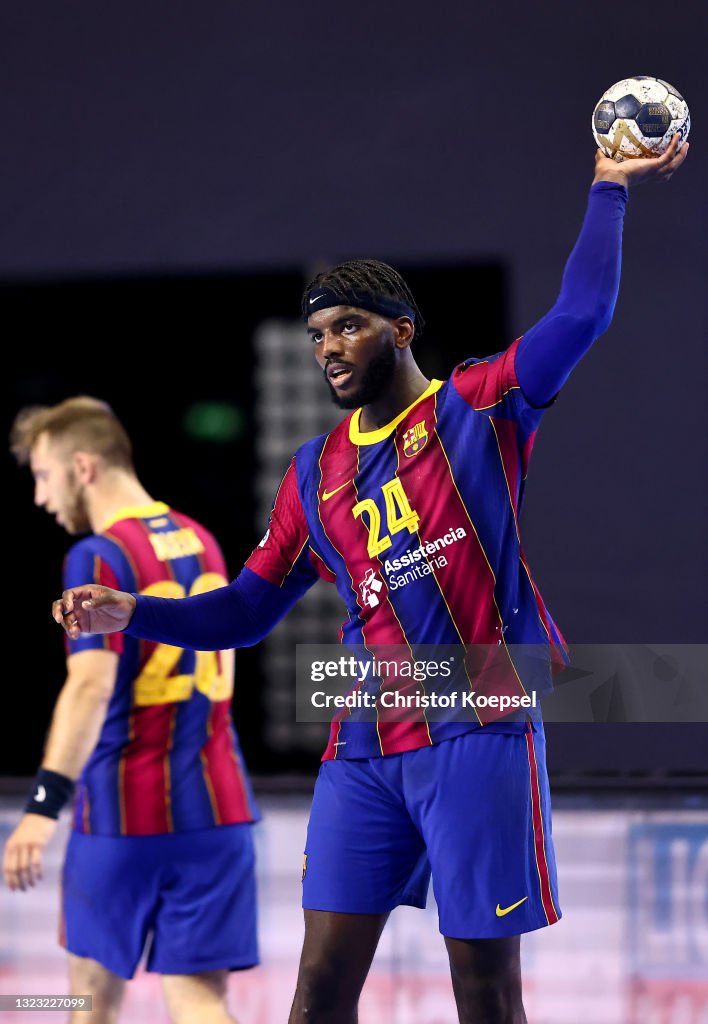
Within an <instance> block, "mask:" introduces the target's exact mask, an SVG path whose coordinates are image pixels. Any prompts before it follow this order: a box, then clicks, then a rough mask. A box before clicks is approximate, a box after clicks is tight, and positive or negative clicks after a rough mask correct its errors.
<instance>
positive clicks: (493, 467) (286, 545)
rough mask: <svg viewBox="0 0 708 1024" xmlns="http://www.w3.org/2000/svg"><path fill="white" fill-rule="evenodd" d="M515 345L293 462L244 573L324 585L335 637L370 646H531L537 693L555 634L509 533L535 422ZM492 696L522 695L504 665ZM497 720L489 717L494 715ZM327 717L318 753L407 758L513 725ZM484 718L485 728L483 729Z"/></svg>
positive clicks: (536, 412)
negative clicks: (536, 658)
mask: <svg viewBox="0 0 708 1024" xmlns="http://www.w3.org/2000/svg"><path fill="white" fill-rule="evenodd" d="M517 349H518V341H517V342H515V343H514V344H513V345H511V346H510V347H509V348H508V349H507V350H506V351H505V352H501V353H497V354H496V355H494V356H490V357H489V358H487V359H468V360H467V361H465V362H464V363H462V364H460V365H459V366H458V367H457V368H456V369H455V371H454V373H453V374H452V377H451V378H450V380H448V381H446V382H441V381H433V382H432V383H431V384H430V386H429V387H428V388H427V390H426V391H425V393H424V394H423V395H421V397H420V398H419V399H418V400H417V401H416V402H415V403H414V404H413V405H411V406H410V407H409V408H408V409H406V410H404V411H403V412H402V413H401V414H400V415H399V416H397V417H396V419H395V420H393V421H392V422H391V423H389V424H388V425H387V426H385V427H382V428H381V429H379V430H376V431H372V432H362V431H360V429H359V410H357V411H356V412H354V413H353V414H352V415H351V416H349V417H347V418H346V419H345V420H343V421H342V423H341V424H339V425H338V426H337V427H336V428H335V429H334V430H333V431H331V433H329V434H327V435H322V436H320V437H317V438H314V439H313V440H311V441H308V442H307V443H306V444H304V445H303V446H302V447H301V448H300V449H299V450H298V451H297V453H296V454H295V457H294V458H293V460H292V463H291V465H290V467H289V469H288V471H287V473H286V474H285V477H284V479H283V482H282V484H281V486H280V489H279V491H278V494H277V496H276V500H275V503H274V507H273V511H272V513H271V518H270V522H269V529H268V533H267V535H266V537H265V539H264V541H263V542H262V543H261V545H260V546H259V547H258V548H257V549H256V550H255V551H254V552H253V554H252V555H251V557H250V558H249V560H248V562H247V563H246V564H247V566H248V568H249V569H251V570H252V571H253V572H255V573H257V574H258V575H260V576H261V577H262V578H264V579H266V580H268V581H269V582H271V583H274V584H276V585H278V586H282V585H283V584H284V582H285V580H286V579H287V578H288V577H289V576H290V575H291V574H294V575H295V576H296V577H299V578H300V579H301V581H302V583H303V585H306V584H307V583H312V582H314V581H315V580H316V579H318V578H322V579H324V580H327V581H329V582H333V583H334V584H335V585H336V587H337V589H338V591H339V593H340V595H341V597H342V598H343V600H344V602H345V605H346V610H347V618H346V620H345V622H344V623H343V625H342V627H341V630H340V640H341V641H342V642H343V643H345V644H350V645H355V646H357V647H359V648H361V647H362V646H365V647H366V649H367V650H369V651H375V650H376V649H377V647H378V646H379V645H384V644H385V645H389V644H391V645H403V646H404V647H407V648H409V649H411V650H412V648H413V645H417V644H440V645H450V644H464V645H489V647H490V648H491V647H495V648H496V647H501V648H502V650H508V648H509V647H510V646H512V645H528V644H544V645H546V646H547V648H548V658H547V660H544V666H545V667H544V669H543V672H542V676H543V678H542V679H541V684H540V686H539V685H538V679H536V680H535V683H536V688H537V689H539V690H540V691H541V692H543V691H544V690H548V689H550V688H551V671H552V669H553V667H555V666H558V667H560V666H561V665H563V666H564V665H565V660H566V656H565V650H564V647H565V645H564V640H563V637H562V636H561V634H560V632H559V630H558V628H557V627H556V625H555V623H554V622H553V619H552V618H551V615H550V613H549V611H548V609H547V608H546V606H545V604H544V602H543V599H542V598H541V595H540V593H539V591H538V588H537V587H536V585H535V584H534V582H533V579H532V576H531V573H530V570H529V567H528V564H527V561H526V558H525V556H524V551H523V547H522V544H521V538H520V534H519V513H520V509H521V504H522V500H523V491H524V481H525V478H526V471H527V467H528V462H529V457H530V454H531V449H532V447H533V443H534V438H535V434H536V429H537V427H538V424H539V422H540V419H541V417H542V414H543V410H542V409H538V408H534V407H533V406H531V405H530V404H529V402H528V401H527V400H526V398H525V396H524V394H523V392H522V390H521V388H520V386H519V383H518V380H517V377H516V370H515V358H516V352H517ZM512 660H513V659H512V655H511V653H510V654H509V664H510V666H511V670H510V671H509V673H508V679H506V681H505V684H504V685H505V692H509V693H517V694H518V695H519V696H521V695H523V694H524V693H525V692H526V691H525V688H524V685H523V683H522V682H521V679H520V678H519V675H518V673H517V672H516V671H515V670H514V667H513V664H512ZM496 717H499V716H498V714H497V715H496ZM406 718H407V720H406V721H400V720H399V719H400V716H396V715H392V716H391V718H390V719H387V718H386V717H385V715H383V714H381V713H379V716H378V720H377V721H376V722H371V723H366V722H362V721H358V720H357V714H356V711H352V710H350V709H345V710H343V711H341V712H339V713H338V714H337V715H336V716H335V719H334V721H333V723H332V729H331V733H330V739H329V743H328V746H327V749H326V751H325V754H324V758H323V759H328V758H333V757H340V758H341V757H345V758H356V757H374V756H378V755H386V754H393V753H401V752H403V751H406V750H413V749H416V748H418V747H421V746H425V745H428V744H431V743H435V742H437V741H439V740H442V739H446V738H449V737H450V736H453V735H458V734H460V733H462V732H467V731H469V730H471V729H476V728H481V727H482V726H483V725H484V726H485V727H486V728H490V729H498V728H503V729H505V730H510V731H517V730H518V731H523V729H524V728H525V725H524V723H523V722H508V721H507V722H505V723H502V722H497V723H495V722H493V719H492V718H491V717H490V718H488V719H486V720H485V719H484V718H483V717H479V720H478V721H455V722H439V721H429V720H428V719H427V717H426V715H425V713H424V711H423V710H421V711H420V713H419V714H418V716H417V717H416V718H411V716H410V715H407V716H406ZM487 723H492V724H487Z"/></svg>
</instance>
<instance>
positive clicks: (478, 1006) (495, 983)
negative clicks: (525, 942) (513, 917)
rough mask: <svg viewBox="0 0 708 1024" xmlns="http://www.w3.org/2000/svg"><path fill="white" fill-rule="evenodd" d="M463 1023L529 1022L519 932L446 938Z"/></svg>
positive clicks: (510, 1023) (454, 987)
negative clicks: (502, 936) (525, 1001)
mask: <svg viewBox="0 0 708 1024" xmlns="http://www.w3.org/2000/svg"><path fill="white" fill-rule="evenodd" d="M445 945H446V946H447V952H448V956H449V958H450V974H451V976H452V988H453V991H454V993H455V1002H456V1003H457V1013H458V1016H459V1020H460V1024H478V1022H479V1021H485V1024H526V1014H525V1013H524V1006H523V1002H522V998H521V956H520V942H519V936H518V935H514V936H508V937H506V938H503V939H448V938H446V939H445Z"/></svg>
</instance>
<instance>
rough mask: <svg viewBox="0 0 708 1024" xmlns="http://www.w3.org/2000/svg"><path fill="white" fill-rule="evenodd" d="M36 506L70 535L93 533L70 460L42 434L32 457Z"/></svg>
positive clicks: (82, 489) (82, 493)
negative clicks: (51, 516)
mask: <svg viewBox="0 0 708 1024" xmlns="http://www.w3.org/2000/svg"><path fill="white" fill-rule="evenodd" d="M30 467H31V469H32V475H33V476H34V503H35V505H39V507H40V508H43V509H45V510H46V511H47V512H49V513H50V515H53V516H54V518H55V519H56V521H57V523H58V524H59V526H63V527H64V529H65V530H66V532H67V533H70V534H77V533H90V532H91V523H90V520H89V517H88V510H87V507H86V499H85V496H84V488H83V486H82V485H81V484H80V483H79V481H78V480H77V478H76V473H75V471H74V468H73V465H72V462H71V457H70V456H67V455H66V454H65V453H63V452H62V450H61V446H60V445H57V444H52V442H51V441H50V440H49V437H48V436H47V434H40V435H39V437H38V438H37V441H36V443H35V445H34V447H33V448H32V451H31V453H30Z"/></svg>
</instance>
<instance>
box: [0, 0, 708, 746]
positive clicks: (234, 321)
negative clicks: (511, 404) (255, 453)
mask: <svg viewBox="0 0 708 1024" xmlns="http://www.w3.org/2000/svg"><path fill="white" fill-rule="evenodd" d="M707 29H708V24H707V18H706V8H705V5H703V4H701V3H698V2H696V0H693V2H685V0H678V2H676V3H674V4H671V5H666V4H659V3H658V2H655V0H652V2H650V3H642V4H631V3H628V4H624V5H612V6H605V7H601V6H600V7H599V6H598V5H597V4H594V3H586V2H576V3H568V2H567V0H566V2H560V0H555V2H548V3H536V4H528V3H526V4H521V3H515V2H514V3H506V4H503V5H499V6H494V7H493V6H492V5H474V4H469V3H461V2H459V3H445V2H443V3H440V4H435V5H432V4H422V3H419V2H413V3H410V2H409V3H406V4H403V3H391V4H385V5H382V4H373V3H369V2H365V3H358V4H357V5H346V6H344V5H343V6H339V7H331V6H330V7H325V6H324V5H315V4H310V3H305V4H298V5H289V4H285V3H282V2H279V3H276V4H270V5H244V4H236V3H225V2H212V3H211V4H209V5H203V4H196V3H184V2H182V3H174V2H173V3H169V4H167V3H154V4H151V5H148V6H147V7H145V6H141V7H140V8H138V7H137V6H133V5H130V6H128V7H127V8H126V6H125V5H119V4H116V3H112V2H108V3H105V4H102V5H99V6H96V5H89V4H87V3H74V4H71V5H56V4H51V3H48V2H46V0H40V2H37V3H34V4H32V5H23V6H22V7H20V5H19V4H16V5H14V7H13V6H6V7H5V8H4V10H3V14H2V25H1V26H0V32H1V36H2V61H1V62H0V125H1V127H2V138H3V148H4V152H5V156H4V160H3V171H2V187H1V189H0V223H1V224H2V230H0V281H1V282H4V284H5V286H6V288H7V289H9V292H11V293H12V295H13V300H12V302H9V300H8V301H7V302H6V303H5V311H6V317H5V346H4V355H5V360H6V367H5V371H6V373H5V381H6V388H7V391H6V398H5V403H4V404H5V413H6V416H7V418H8V419H10V418H11V416H12V414H13V413H14V411H15V409H16V407H17V406H19V405H20V404H22V403H23V402H24V401H25V400H26V399H27V395H28V393H31V394H33V395H34V396H35V397H40V394H39V393H40V392H41V393H42V394H45V396H46V399H47V400H51V401H56V400H57V399H58V398H60V397H62V394H59V393H57V392H58V391H59V390H61V391H62V392H64V393H73V392H75V391H76V390H79V388H80V389H82V390H91V391H93V392H95V393H99V394H100V393H103V392H105V385H106V372H105V366H106V360H107V361H108V364H109V366H110V365H111V364H115V363H116V362H121V363H124V362H126V361H128V362H129V363H130V365H131V366H132V367H133V368H134V371H135V375H136V378H137V376H139V375H144V374H146V373H149V374H154V375H155V376H154V380H155V382H156V383H158V382H159V383H161V384H162V385H165V384H167V385H168V386H169V382H170V374H175V375H177V378H178V379H183V378H181V377H180V374H182V375H183V374H184V373H185V369H184V364H182V365H181V366H180V362H179V360H171V361H169V362H166V363H164V364H160V365H161V372H162V374H163V376H162V377H159V376H158V373H157V370H156V369H155V368H154V367H153V366H151V365H149V364H148V363H146V362H145V351H146V346H147V345H148V344H149V345H152V346H156V345H160V346H165V347H166V348H169V349H171V350H176V349H177V348H178V347H179V346H180V345H182V346H183V345H185V344H188V345H189V344H191V345H198V346H199V350H200V354H202V355H204V354H207V356H208V358H210V359H211V360H213V364H214V369H215V372H216V374H217V375H218V376H219V379H220V386H221V388H222V389H223V388H224V386H225V384H228V380H229V378H231V379H233V380H234V381H236V378H237V377H238V376H239V374H242V373H243V363H242V362H241V365H240V366H239V364H238V356H239V344H240V342H242V340H243V337H244V336H245V334H247V333H248V331H249V330H250V326H249V325H251V324H252V323H253V322H255V321H254V309H253V308H246V307H247V306H248V298H245V299H241V300H240V301H238V302H234V303H233V304H232V305H229V304H228V303H225V304H224V306H223V307H222V306H219V310H222V309H223V312H220V314H219V317H218V318H216V317H215V313H214V308H210V307H209V304H208V303H207V304H205V308H204V309H203V314H202V315H201V316H198V315H196V314H195V315H190V317H188V318H186V319H185V318H180V317H179V316H175V305H177V307H179V298H175V296H178V295H179V294H180V293H179V291H176V292H175V291H174V290H173V291H172V292H171V293H170V297H169V298H168V297H163V299H162V301H163V303H164V304H165V306H168V307H169V310H170V313H169V315H164V316H161V315H160V305H159V303H160V301H161V300H160V298H159V297H158V298H155V297H154V295H152V293H151V296H152V297H151V298H150V302H149V309H147V308H146V306H145V303H143V310H142V312H141V313H140V314H139V315H134V316H132V317H131V318H129V319H128V320H127V321H126V322H125V323H124V324H123V325H122V330H121V331H120V336H119V337H118V336H117V335H116V331H115V317H114V312H115V310H114V308H112V307H111V305H110V303H105V302H104V303H100V302H98V303H95V304H94V302H93V299H91V301H90V302H89V301H88V300H87V302H86V306H85V308H84V316H83V321H84V324H83V326H82V327H81V330H80V331H77V330H76V329H75V326H76V324H77V322H78V321H79V320H81V319H82V317H81V316H79V314H78V313H77V314H75V315H73V316H72V314H71V312H68V313H67V312H66V311H65V312H63V313H62V314H61V315H56V317H55V318H52V317H49V318H48V321H49V323H47V318H45V319H44V320H43V319H42V317H41V316H40V315H38V309H37V303H36V302H35V303H34V304H33V303H29V304H26V305H25V311H24V312H21V311H20V312H19V313H18V310H21V306H20V305H18V301H17V286H18V285H19V284H36V283H37V282H46V281H47V280H52V281H56V282H59V283H62V282H77V281H79V282H81V281H85V280H86V279H87V278H99V279H104V278H106V279H116V278H118V279H120V278H121V277H124V276H126V275H127V276H129V277H133V278H135V277H138V278H140V276H141V275H156V274H157V275H170V274H179V275H185V276H186V277H188V278H191V277H193V276H194V275H200V276H206V277H210V276H212V275H226V276H229V275H234V274H241V275H243V274H250V275H254V274H259V273H273V272H275V271H281V270H285V271H287V272H288V273H289V274H292V275H294V278H295V279H296V280H297V282H298V287H299V280H301V278H302V275H306V274H307V273H308V272H309V271H310V270H311V269H312V268H314V267H316V266H318V265H320V264H321V263H323V262H328V261H331V260H333V259H337V258H340V257H348V256H357V255H369V254H372V255H377V256H380V257H382V258H387V259H390V260H392V261H398V262H401V263H405V264H418V265H423V266H425V265H434V264H436V263H450V262H452V261H456V260H459V261H461V262H463V263H475V262H485V261H491V262H494V263H503V264H504V265H505V266H506V270H507V274H506V280H507V286H508V287H507V299H506V303H507V304H506V310H505V317H506V322H507V323H508V325H509V329H510V337H512V336H514V335H516V334H519V333H521V332H522V331H523V330H524V329H526V328H527V327H528V326H530V325H531V324H532V323H533V322H534V321H535V320H536V319H537V318H538V317H539V316H541V315H542V314H543V313H544V312H545V310H546V309H547V308H548V306H549V305H550V304H551V303H552V301H553V299H554V298H555V295H556V292H557V289H558V284H559V280H560V274H561V271H562V266H563V261H564V259H565V257H566V255H567V253H568V251H569V249H570V247H571V246H572V243H573V240H574V237H575V234H576V232H577V229H578V226H579V223H580V220H581V218H582V213H583V209H584V203H585V192H586V189H587V186H588V185H589V182H590V180H591V177H592V161H593V149H594V147H593V142H592V137H591V135H590V127H589V124H590V114H591V112H592V108H593V106H594V103H595V102H596V100H597V99H598V98H599V96H600V94H601V93H602V92H603V90H604V89H605V88H606V87H608V86H609V85H610V84H611V83H612V82H614V81H616V80H617V79H620V78H623V77H626V76H628V75H633V74H655V75H658V76H660V77H662V78H665V79H667V80H668V81H670V82H672V83H673V84H674V85H676V86H677V88H679V89H680V90H681V91H682V92H683V94H684V95H685V96H686V98H687V100H688V102H689V104H690V106H691V111H692V117H693V133H692V137H691V142H692V152H691V155H690V158H689V160H688V162H687V164H686V167H685V168H684V169H683V170H682V172H681V173H680V175H677V177H676V178H675V179H674V180H673V181H672V182H671V183H670V184H669V185H668V186H661V187H659V186H646V187H645V188H642V189H639V190H637V191H636V192H635V193H633V194H632V197H631V201H630V208H629V211H628V217H627V226H626V235H625V239H626V241H625V260H624V275H623V284H622V291H621V295H620V301H619V304H618V308H617V312H616V316H615V319H614V322H613V324H612V326H611V328H610V330H609V331H608V333H607V335H606V336H605V338H604V339H603V340H602V341H600V342H599V343H598V345H596V347H595V349H594V350H593V351H592V352H591V353H590V354H589V355H588V357H587V358H586V359H585V361H584V364H583V366H582V367H581V368H580V369H579V370H578V371H577V372H576V374H575V375H574V377H573V378H572V379H571V381H570V382H569V383H568V385H567V387H566V389H565V391H564V393H563V395H562V397H561V399H560V401H559V402H558V404H557V407H556V408H555V409H554V410H553V412H552V414H550V415H549V416H548V417H547V422H546V423H545V424H544V428H543V432H542V437H541V439H540V440H539V443H538V444H537V446H536V450H535V453H534V462H533V472H532V474H531V477H530V486H529V492H528V495H527V508H526V514H525V536H526V547H527V549H528V553H529V556H530V559H531V562H532V564H533V565H534V567H535V571H536V576H537V578H538V581H539V584H540V586H541V588H542V590H543V592H544V596H545V597H546V600H547V603H548V604H549V606H550V607H551V609H552V610H553V611H554V613H555V614H556V616H557V618H558V621H559V622H560V623H561V625H562V626H563V627H564V629H565V632H566V633H567V635H568V636H569V638H570V639H571V640H575V641H582V642H617V643H619V642H624V641H635V642H694V643H695V642H701V641H705V640H706V626H705V611H706V601H705V584H704V580H705V574H706V545H705V539H704V536H705V522H706V510H707V508H706V507H707V504H708V503H707V502H706V483H705V465H706V437H707V436H708V431H707V429H706V428H707V425H708V424H707V420H708V416H707V414H706V403H705V399H704V391H705V379H706V342H707V341H708V317H707V316H706V284H707V283H708V260H707V258H706V246H705V225H706V216H705V214H706V206H705V182H706V176H707V174H706V172H707V170H708V161H707V160H706V156H705V141H704V125H705V110H706V99H707V98H708V89H707V87H706V77H705V69H704V63H705V56H704V49H705V39H706V37H707V36H706V30H707ZM9 292H8V291H5V290H4V291H3V294H4V295H5V297H6V298H7V296H8V294H9ZM296 292H297V288H296V287H295V284H293V285H292V294H293V301H294V303H296V302H297V295H296ZM238 294H239V295H241V292H239V293H238ZM257 301H258V306H257V310H256V311H257V313H258V314H259V316H260V315H261V314H262V315H263V316H264V317H265V316H267V315H271V314H273V313H282V312H283V311H282V310H280V309H275V308H273V307H272V306H271V304H270V303H269V302H268V296H267V295H266V296H265V297H264V296H263V294H262V292H261V291H260V290H258V291H257ZM449 303H450V305H451V307H452V310H451V312H452V314H454V319H455V323H456V329H455V332H454V334H455V336H454V338H453V340H452V342H451V351H453V352H457V353H459V355H460V356H463V355H465V354H468V353H469V352H473V351H476V350H481V349H485V350H486V349H487V348H488V344H487V339H486V338H484V337H480V333H481V332H480V328H479V323H480V320H481V319H483V317H482V316H481V310H480V308H479V303H478V302H475V303H470V302H469V301H468V300H467V299H466V295H465V293H464V291H459V290H455V291H454V293H453V294H451V295H450V296H449ZM43 308H46V307H43ZM87 310H88V311H89V312H90V314H91V315H90V317H89V318H88V320H89V322H88V323H86V320H87V317H86V315H85V314H86V311H87ZM294 312H295V307H294V306H293V313H294ZM8 313H11V314H12V315H7V314H8ZM229 313H230V316H229ZM52 321H53V322H52ZM240 351H241V359H243V349H241V350H240ZM141 358H142V363H141ZM59 365H60V366H62V367H63V376H61V377H58V376H57V373H58V369H57V367H58V366H59ZM101 365H103V367H104V369H101ZM165 375H166V376H165ZM40 380H43V381H45V383H44V384H40V383H39V381H40ZM47 380H49V383H47ZM59 380H61V388H59V387H58V382H59ZM28 382H29V383H28ZM52 382H53V383H52ZM238 387H239V385H238V384H236V383H235V384H234V388H235V390H238ZM49 392H51V394H50V393H49ZM155 393H156V395H157V396H159V394H160V390H159V388H157V389H156V392H155ZM120 399H122V401H121V400H120ZM132 400H133V398H132V397H131V384H130V376H129V375H128V378H127V380H126V383H125V385H123V386H122V389H121V391H120V394H119V400H118V401H115V399H114V404H115V405H116V408H117V410H118V412H119V413H121V414H123V415H124V416H127V415H128V412H129V410H130V406H131V401H132ZM158 422H159V420H158ZM136 442H137V444H138V447H139V448H140V446H141V444H143V442H145V443H147V441H146V439H145V438H140V437H138V438H136ZM244 458H248V456H246V455H244ZM158 465H159V463H158V462H157V461H156V462H154V463H152V464H149V463H148V460H147V459H145V461H144V462H143V463H142V464H141V469H142V471H143V473H144V475H146V476H147V475H148V473H149V472H150V471H151V470H152V471H153V472H154V471H155V468H156V467H157V466H158ZM7 467H8V478H7V479H8V486H9V487H11V488H12V489H14V490H17V491H18V493H19V498H20V503H21V502H22V500H28V493H27V492H26V491H25V490H20V489H21V488H24V487H25V485H26V481H25V482H24V483H21V482H20V477H19V476H18V475H17V472H16V471H15V470H14V469H13V467H12V466H11V465H10V463H9V462H8V463H7ZM223 471H224V473H228V472H229V466H228V464H227V465H225V466H224V470H223ZM190 511H194V502H192V503H191V508H190ZM37 517H38V513H33V514H32V513H31V510H30V509H29V507H27V510H26V513H25V514H24V515H23V516H22V517H21V518H19V513H17V514H13V519H12V521H11V522H10V524H9V531H10V533H9V536H10V537H12V538H17V543H18V545H19V544H22V543H26V540H25V539H24V538H25V536H26V535H25V531H28V534H31V533H33V532H34V531H35V530H36V529H37V522H38V518H37ZM34 571H35V573H36V572H39V570H38V569H35V570H34ZM57 571H58V567H57V566H56V565H55V564H53V563H52V564H48V563H47V564H46V565H44V563H43V564H42V574H41V576H40V575H36V577H35V578H36V580H37V582H36V584H35V585H34V588H33V592H35V593H36V592H38V591H41V592H42V601H44V600H45V592H47V593H49V594H50V595H51V593H53V591H54V588H55V580H56V577H57ZM16 578H17V577H15V578H14V579H16ZM14 579H13V582H14ZM18 585H19V584H18ZM18 646H19V645H18ZM43 685H44V683H43V681H36V680H34V679H33V675H32V672H31V670H24V671H23V672H22V681H21V688H22V687H24V688H26V689H31V690H34V689H35V687H41V686H43ZM636 732H637V731H636V730H635V733H636ZM565 735H566V736H567V735H568V733H566V734H565ZM662 736H663V737H664V738H663V739H662ZM642 737H644V738H642ZM681 737H683V739H681V738H678V739H677V737H676V736H675V734H674V733H673V732H672V734H671V736H669V734H668V733H667V731H666V730H665V729H664V730H663V731H662V730H657V729H652V730H649V731H647V730H642V731H641V735H639V734H638V733H637V735H636V736H635V740H634V741H633V742H635V743H636V744H638V745H639V746H637V747H636V749H637V750H639V747H640V746H641V745H642V744H644V751H645V753H644V754H643V755H642V756H644V757H645V759H646V758H647V757H655V758H658V761H659V762H661V761H662V759H663V760H664V761H665V760H666V759H667V758H670V756H672V752H674V751H676V749H677V747H678V748H681V747H683V749H684V751H688V750H689V748H690V744H691V743H693V742H694V740H690V739H689V738H688V737H689V731H687V730H683V731H682V733H681ZM590 743H591V745H595V744H597V740H596V738H595V737H594V736H593V739H592V740H591V741H590ZM560 744H561V746H562V744H563V740H562V739H561V740H560ZM610 747H612V748H614V749H618V744H617V743H616V742H615V741H614V740H613V741H612V743H611V744H610ZM691 749H694V750H695V749H698V748H697V747H695V746H694V747H693V748H691ZM647 751H649V753H647ZM602 756H603V757H605V756H606V757H609V758H611V757H612V756H613V754H612V750H609V752H607V751H603V753H602ZM638 756H639V755H638ZM685 756H686V757H688V758H689V759H690V757H692V756H693V755H692V754H689V753H686V754H685Z"/></svg>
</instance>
